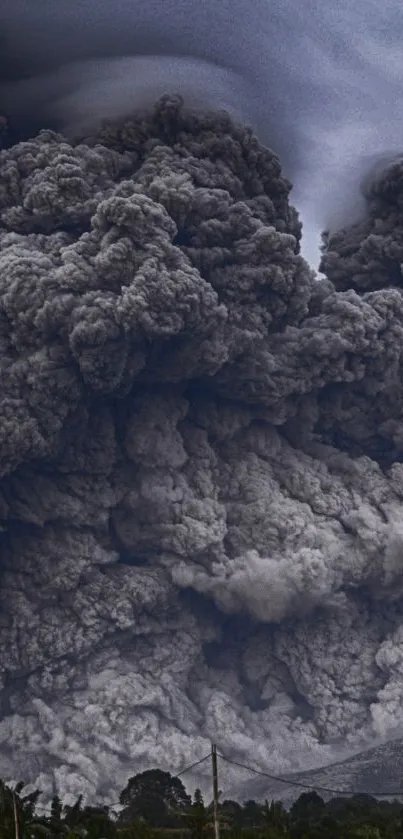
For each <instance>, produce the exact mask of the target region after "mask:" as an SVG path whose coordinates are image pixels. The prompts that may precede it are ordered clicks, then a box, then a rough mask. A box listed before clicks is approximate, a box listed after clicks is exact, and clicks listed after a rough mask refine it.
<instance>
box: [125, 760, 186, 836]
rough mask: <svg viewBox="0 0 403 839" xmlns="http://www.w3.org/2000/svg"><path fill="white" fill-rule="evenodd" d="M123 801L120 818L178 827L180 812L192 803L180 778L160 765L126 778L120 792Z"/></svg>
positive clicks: (181, 813) (183, 811)
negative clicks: (123, 787)
mask: <svg viewBox="0 0 403 839" xmlns="http://www.w3.org/2000/svg"><path fill="white" fill-rule="evenodd" d="M120 803H121V804H124V810H123V811H122V813H121V816H120V821H121V822H122V823H125V822H126V823H127V822H128V821H131V820H133V819H141V820H143V821H144V822H146V824H148V825H150V827H180V826H181V816H183V815H184V813H185V812H187V811H188V810H189V808H190V806H191V804H192V799H191V797H190V795H188V794H187V792H186V790H185V787H184V786H183V783H182V781H181V780H180V778H175V777H174V776H173V775H171V773H170V772H163V771H162V770H161V769H149V770H147V771H146V772H141V773H140V774H139V775H134V776H133V778H130V779H129V781H128V783H127V786H126V787H125V789H124V790H123V792H122V793H121V795H120Z"/></svg>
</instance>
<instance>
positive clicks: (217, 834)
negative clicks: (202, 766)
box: [211, 743, 220, 839]
mask: <svg viewBox="0 0 403 839" xmlns="http://www.w3.org/2000/svg"><path fill="white" fill-rule="evenodd" d="M211 763H212V767H213V803H214V839H220V822H219V819H218V774H217V746H216V745H215V743H212V744H211Z"/></svg>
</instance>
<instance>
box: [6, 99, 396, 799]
mask: <svg viewBox="0 0 403 839" xmlns="http://www.w3.org/2000/svg"><path fill="white" fill-rule="evenodd" d="M0 171H1V179H0V220H1V226H0V319H1V329H0V336H1V352H0V380H1V397H0V467H1V474H2V476H3V477H2V481H1V495H0V511H1V527H2V530H1V537H0V550H1V569H2V582H1V613H0V645H1V650H2V657H1V678H2V682H1V694H0V697H1V711H2V718H1V722H0V777H6V778H7V777H8V778H15V777H18V778H19V777H23V778H24V779H25V780H30V781H32V782H35V783H36V784H38V785H39V786H40V787H41V789H42V790H44V792H45V793H48V794H49V793H51V792H52V791H55V790H57V791H58V792H61V793H63V794H65V793H66V792H69V791H71V792H79V791H84V792H85V793H86V794H87V795H88V796H89V797H92V798H94V797H100V796H106V797H108V796H109V800H112V799H113V798H115V797H116V792H117V790H119V789H121V788H122V786H123V785H124V784H125V782H126V780H127V777H128V775H130V774H132V773H133V771H135V770H139V769H141V768H144V767H145V766H149V765H153V764H157V765H160V766H162V767H166V768H168V769H170V770H171V771H174V770H175V769H177V770H179V768H180V767H181V766H183V764H186V763H187V762H189V763H190V762H192V761H193V760H196V759H197V758H198V757H202V756H203V755H204V754H205V753H206V752H208V748H209V742H210V740H214V741H216V742H217V743H218V745H219V747H220V748H221V749H222V750H223V751H225V752H226V753H227V754H231V755H232V756H233V757H235V758H238V759H240V758H241V759H247V760H249V761H250V762H253V764H254V765H255V766H256V765H257V766H261V767H262V768H265V769H267V768H269V769H270V768H271V769H275V770H277V771H279V770H281V771H283V772H284V771H287V770H291V769H298V768H300V767H304V768H306V767H307V766H314V765H319V764H321V763H325V762H326V761H329V760H330V759H331V758H332V756H334V755H335V753H336V752H335V749H336V751H337V748H338V747H339V746H340V744H342V747H343V749H346V748H347V749H351V750H353V749H355V748H359V747H360V746H361V745H363V744H367V743H368V742H373V741H374V739H377V738H378V739H379V738H381V737H384V736H387V735H391V734H393V733H394V732H396V731H399V730H401V726H402V723H403V720H402V713H403V712H402V708H403V695H402V692H403V681H402V669H403V654H402V637H403V607H402V593H403V591H402V590H403V574H402V570H403V527H402V515H401V511H402V504H403V464H402V463H400V460H401V458H402V453H403V425H402V420H401V416H402V370H401V359H402V347H403V295H402V281H401V271H400V264H401V261H402V249H403V239H402V230H403V221H402V195H403V188H402V177H403V176H402V173H403V168H402V164H401V162H399V161H395V162H394V163H393V164H392V165H391V166H390V167H389V168H388V169H387V170H386V171H385V172H384V173H383V174H379V176H378V177H377V179H376V180H375V182H374V183H373V185H372V186H368V207H369V216H368V218H367V220H366V221H365V222H363V223H362V224H360V225H356V226H355V227H353V228H352V229H351V230H349V231H345V232H343V233H341V234H337V235H334V236H329V237H328V243H327V250H326V253H325V254H324V257H323V269H324V270H326V272H327V274H328V279H326V280H323V281H318V280H317V279H315V276H314V274H313V273H312V271H311V270H310V269H309V268H308V266H307V264H306V263H305V262H304V260H303V259H302V258H301V256H299V255H298V247H299V245H298V243H299V238H300V224H299V221H298V217H297V215H296V213H295V211H294V210H293V209H292V208H291V207H290V205H289V203H288V193H289V188H290V185H289V183H288V182H287V181H286V180H285V179H284V177H283V176H282V173H281V169H280V164H279V161H278V159H277V158H276V157H275V156H274V155H273V154H272V153H271V152H270V151H268V150H267V149H265V148H264V147H263V146H261V145H260V144H259V142H258V141H257V139H256V138H255V137H254V135H253V134H252V132H251V131H250V130H247V129H245V128H241V127H237V126H236V125H235V124H233V123H232V122H231V120H230V118H229V117H228V116H226V115H225V114H218V113H211V114H205V115H200V114H199V115H197V114H195V113H192V112H190V111H188V110H186V109H184V108H183V106H182V103H181V100H180V99H179V98H172V97H171V98H164V99H162V100H161V101H160V102H159V103H158V104H157V105H156V106H155V108H154V110H153V112H152V113H149V114H148V115H147V114H146V113H137V114H135V115H133V116H132V117H131V118H130V119H122V120H117V121H112V122H110V123H108V124H106V125H105V126H104V127H103V128H102V129H101V130H99V131H98V132H97V133H95V134H94V135H91V136H87V138H86V139H84V140H81V141H78V140H77V141H70V142H68V141H67V140H66V139H64V138H63V136H61V135H59V134H56V133H53V132H51V131H43V132H41V133H40V134H39V135H38V136H37V137H35V138H34V139H30V140H28V141H26V142H22V143H20V144H17V145H14V146H13V147H11V148H9V149H8V150H4V151H3V152H1V154H0Z"/></svg>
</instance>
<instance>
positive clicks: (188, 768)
mask: <svg viewBox="0 0 403 839" xmlns="http://www.w3.org/2000/svg"><path fill="white" fill-rule="evenodd" d="M210 757H211V755H210V753H209V754H208V755H205V756H204V757H202V758H201V759H200V760H197V761H196V763H191V765H190V766H186V768H185V769H182V771H181V772H177V774H176V775H173V778H180V777H181V775H184V774H185V772H190V770H191V769H195V767H196V766H199V765H200V763H204V761H205V760H209V759H210Z"/></svg>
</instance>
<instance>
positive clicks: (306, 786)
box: [217, 752, 403, 798]
mask: <svg viewBox="0 0 403 839" xmlns="http://www.w3.org/2000/svg"><path fill="white" fill-rule="evenodd" d="M217 754H218V757H220V758H221V760H224V761H225V762H226V763H231V764H232V765H233V766H240V767H241V768H242V769H247V770H248V772H253V773H254V774H255V775H262V776H263V777H264V778H270V780H271V781H279V783H281V784H287V785H288V786H292V787H300V788H302V789H313V790H319V791H320V792H330V793H332V794H333V795H341V796H344V795H371V796H372V797H373V798H381V797H386V798H391V797H392V796H399V797H402V796H403V789H401V790H399V791H398V792H394V791H393V790H391V791H390V792H366V791H365V790H343V789H332V788H331V787H321V786H319V785H318V784H304V783H303V782H302V781H293V780H292V779H291V778H280V777H279V776H278V775H271V774H270V773H269V772H263V771H262V770H261V769H254V768H253V767H252V766H246V764H245V763H240V762H239V761H237V760H230V758H229V757H225V755H223V754H221V753H220V752H217Z"/></svg>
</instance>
